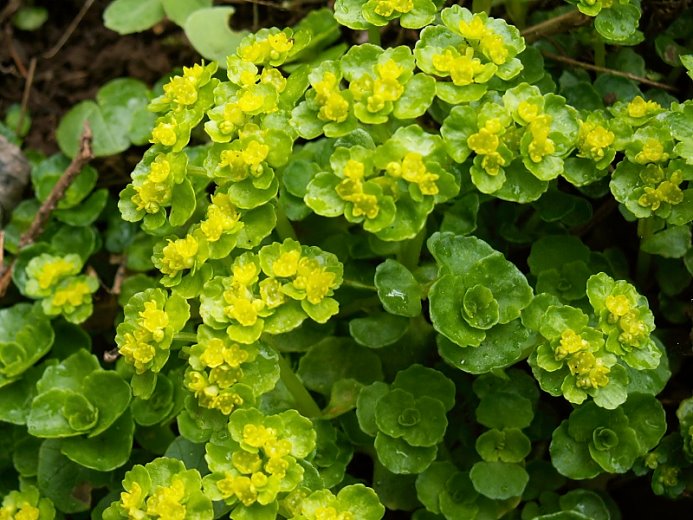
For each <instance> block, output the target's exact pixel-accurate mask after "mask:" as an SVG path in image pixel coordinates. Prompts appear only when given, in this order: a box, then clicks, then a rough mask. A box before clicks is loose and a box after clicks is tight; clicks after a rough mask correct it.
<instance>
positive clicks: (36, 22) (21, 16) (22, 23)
mask: <svg viewBox="0 0 693 520" xmlns="http://www.w3.org/2000/svg"><path fill="white" fill-rule="evenodd" d="M46 20H48V9H46V8H45V7H33V6H29V5H27V6H23V7H20V8H19V9H18V10H17V12H16V13H14V16H12V24H13V25H14V26H15V27H16V28H17V29H19V30H21V31H35V30H36V29H38V28H39V27H41V26H42V25H43V24H44V23H45V22H46Z"/></svg>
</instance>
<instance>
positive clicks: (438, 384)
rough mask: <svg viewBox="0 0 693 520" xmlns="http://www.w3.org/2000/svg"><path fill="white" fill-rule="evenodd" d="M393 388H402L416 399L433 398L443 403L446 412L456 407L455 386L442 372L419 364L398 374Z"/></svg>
mask: <svg viewBox="0 0 693 520" xmlns="http://www.w3.org/2000/svg"><path fill="white" fill-rule="evenodd" d="M392 387H393V388H401V389H403V390H406V391H407V392H410V393H411V394H413V395H414V396H415V397H417V398H418V397H431V398H432V399H436V400H438V401H440V402H441V403H443V406H445V410H450V409H452V407H453V406H455V385H454V384H453V382H452V381H450V379H448V378H447V377H446V376H445V375H443V373H442V372H440V371H438V370H436V369H434V368H429V367H425V366H422V365H419V364H414V365H411V366H410V367H408V368H406V369H405V370H401V371H399V372H397V375H396V376H395V380H394V381H393V382H392Z"/></svg>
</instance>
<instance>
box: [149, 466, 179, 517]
mask: <svg viewBox="0 0 693 520" xmlns="http://www.w3.org/2000/svg"><path fill="white" fill-rule="evenodd" d="M184 497H185V484H184V483H183V481H182V480H181V479H180V478H176V477H175V476H174V477H173V481H172V484H171V485H170V486H159V487H157V488H156V489H155V490H154V492H153V493H152V496H150V497H149V498H148V499H147V514H148V515H153V516H158V517H159V518H166V519H167V520H185V517H186V508H185V506H184V505H183V504H181V501H182V500H183V498H184Z"/></svg>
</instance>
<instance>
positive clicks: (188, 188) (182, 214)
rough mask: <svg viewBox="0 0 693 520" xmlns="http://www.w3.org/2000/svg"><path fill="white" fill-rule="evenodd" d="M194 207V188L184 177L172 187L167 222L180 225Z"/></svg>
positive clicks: (193, 210) (195, 203)
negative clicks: (169, 212)
mask: <svg viewBox="0 0 693 520" xmlns="http://www.w3.org/2000/svg"><path fill="white" fill-rule="evenodd" d="M196 207H197V200H196V199H195V190H194V188H193V186H192V183H191V182H190V180H189V179H187V178H186V179H185V180H184V181H183V182H181V183H180V184H176V185H175V186H174V187H173V190H172V193H171V214H170V215H169V219H168V220H169V222H170V223H171V225H172V226H176V227H178V226H182V225H183V224H185V222H186V221H187V220H188V219H189V218H190V217H191V216H192V214H193V213H194V212H195V208H196Z"/></svg>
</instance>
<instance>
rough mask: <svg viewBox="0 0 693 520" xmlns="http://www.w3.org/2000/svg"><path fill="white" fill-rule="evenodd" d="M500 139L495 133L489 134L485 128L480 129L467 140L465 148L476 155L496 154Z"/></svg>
mask: <svg viewBox="0 0 693 520" xmlns="http://www.w3.org/2000/svg"><path fill="white" fill-rule="evenodd" d="M499 145H500V139H499V138H498V135H496V134H495V133H491V132H489V131H488V129H487V128H485V127H484V128H480V129H479V131H478V132H477V133H475V134H472V135H470V136H469V137H468V138H467V146H469V148H471V149H472V150H473V151H474V153H476V154H478V155H490V154H494V153H496V150H498V146H499Z"/></svg>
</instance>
